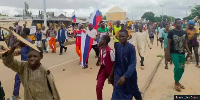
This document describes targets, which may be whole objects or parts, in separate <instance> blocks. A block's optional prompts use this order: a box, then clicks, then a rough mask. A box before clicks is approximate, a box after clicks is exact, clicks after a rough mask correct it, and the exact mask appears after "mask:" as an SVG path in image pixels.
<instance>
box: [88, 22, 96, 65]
mask: <svg viewBox="0 0 200 101" xmlns="http://www.w3.org/2000/svg"><path fill="white" fill-rule="evenodd" d="M86 34H87V35H88V36H90V37H91V38H92V39H94V41H93V44H92V48H93V49H94V51H95V53H96V57H98V56H99V48H98V44H97V42H96V39H97V30H95V29H94V28H93V24H91V23H90V24H88V29H87V31H86ZM87 63H88V61H87V62H86V64H87Z"/></svg>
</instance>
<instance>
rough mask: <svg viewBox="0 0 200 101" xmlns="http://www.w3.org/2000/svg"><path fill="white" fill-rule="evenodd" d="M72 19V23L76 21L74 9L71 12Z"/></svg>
mask: <svg viewBox="0 0 200 101" xmlns="http://www.w3.org/2000/svg"><path fill="white" fill-rule="evenodd" d="M72 21H73V23H76V15H75V11H74V12H73V13H72Z"/></svg>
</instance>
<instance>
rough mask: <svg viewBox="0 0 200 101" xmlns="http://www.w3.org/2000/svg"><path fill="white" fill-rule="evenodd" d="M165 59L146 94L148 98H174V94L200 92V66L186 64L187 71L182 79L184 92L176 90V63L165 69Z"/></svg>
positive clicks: (195, 93) (194, 93)
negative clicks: (174, 71)
mask: <svg viewBox="0 0 200 101" xmlns="http://www.w3.org/2000/svg"><path fill="white" fill-rule="evenodd" d="M164 67H165V64H164V60H163V61H162V64H161V65H160V66H159V68H158V71H157V73H156V74H155V77H154V78H153V81H152V83H151V85H150V87H149V88H148V90H147V91H146V93H145V95H144V99H148V100H155V99H157V100H173V99H174V95H199V94H200V86H199V84H200V79H199V77H200V73H199V71H200V68H197V67H195V65H194V64H186V66H185V72H184V74H183V77H182V79H181V81H180V83H181V84H183V85H184V86H185V88H186V89H184V90H182V92H177V91H175V90H174V73H173V69H174V65H169V69H168V70H166V69H164Z"/></svg>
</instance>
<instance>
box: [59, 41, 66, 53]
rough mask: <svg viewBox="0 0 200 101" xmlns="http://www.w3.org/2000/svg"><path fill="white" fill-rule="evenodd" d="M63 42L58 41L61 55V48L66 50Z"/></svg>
mask: <svg viewBox="0 0 200 101" xmlns="http://www.w3.org/2000/svg"><path fill="white" fill-rule="evenodd" d="M64 42H65V41H59V44H60V53H63V48H64V49H67V47H65V45H64Z"/></svg>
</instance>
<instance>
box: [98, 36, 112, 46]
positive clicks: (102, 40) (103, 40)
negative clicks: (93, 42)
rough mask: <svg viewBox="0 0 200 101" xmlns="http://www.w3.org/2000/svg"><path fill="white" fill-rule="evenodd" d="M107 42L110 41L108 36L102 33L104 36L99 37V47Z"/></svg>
mask: <svg viewBox="0 0 200 101" xmlns="http://www.w3.org/2000/svg"><path fill="white" fill-rule="evenodd" d="M109 42H110V36H109V35H104V36H102V37H101V39H100V41H99V47H101V46H104V45H108V43H109Z"/></svg>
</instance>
